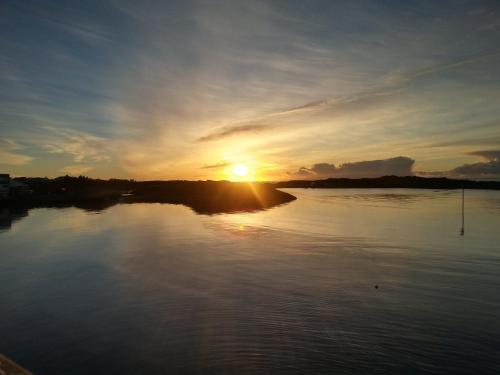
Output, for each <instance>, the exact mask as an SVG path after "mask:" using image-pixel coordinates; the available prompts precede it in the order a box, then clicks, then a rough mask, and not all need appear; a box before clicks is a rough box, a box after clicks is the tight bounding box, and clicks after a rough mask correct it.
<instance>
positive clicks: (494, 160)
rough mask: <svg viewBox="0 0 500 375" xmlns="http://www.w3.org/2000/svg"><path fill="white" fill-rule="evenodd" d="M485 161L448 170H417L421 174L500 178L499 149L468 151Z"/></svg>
mask: <svg viewBox="0 0 500 375" xmlns="http://www.w3.org/2000/svg"><path fill="white" fill-rule="evenodd" d="M468 155H473V156H478V157H480V158H482V159H484V160H486V161H484V162H477V163H471V164H464V165H461V166H459V167H456V168H454V169H451V170H449V171H437V172H418V174H419V175H421V176H429V177H452V178H469V179H500V150H484V151H474V152H470V153H469V154H468Z"/></svg>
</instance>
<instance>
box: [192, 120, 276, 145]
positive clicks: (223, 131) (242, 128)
mask: <svg viewBox="0 0 500 375" xmlns="http://www.w3.org/2000/svg"><path fill="white" fill-rule="evenodd" d="M270 128H271V126H269V125H255V124H250V125H236V126H228V127H224V128H220V129H218V130H215V131H214V132H212V133H209V134H208V135H205V136H203V137H200V138H198V141H199V142H207V141H216V140H219V139H222V138H226V137H230V136H233V135H239V134H246V133H257V132H261V131H265V130H268V129H270Z"/></svg>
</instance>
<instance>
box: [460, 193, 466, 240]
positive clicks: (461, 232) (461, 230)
mask: <svg viewBox="0 0 500 375" xmlns="http://www.w3.org/2000/svg"><path fill="white" fill-rule="evenodd" d="M464 233H465V189H464V187H463V185H462V228H460V235H461V236H463V235H464Z"/></svg>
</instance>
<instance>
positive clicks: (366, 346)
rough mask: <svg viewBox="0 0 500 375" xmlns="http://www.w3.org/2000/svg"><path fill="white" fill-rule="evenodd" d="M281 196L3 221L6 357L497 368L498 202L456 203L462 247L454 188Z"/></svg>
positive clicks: (300, 370)
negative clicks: (220, 211) (281, 200)
mask: <svg viewBox="0 0 500 375" xmlns="http://www.w3.org/2000/svg"><path fill="white" fill-rule="evenodd" d="M287 191H289V192H290V193H292V194H294V195H296V196H297V197H298V198H299V199H298V200H297V201H294V202H292V203H290V204H287V205H283V206H280V207H276V208H273V209H270V210H267V211H261V212H257V213H240V214H228V215H215V216H206V215H197V214H195V213H194V212H193V211H191V210H190V209H189V208H187V207H184V206H177V205H168V204H164V205H161V204H131V205H116V206H113V207H110V208H108V209H106V210H104V211H84V210H81V209H77V208H64V209H55V208H53V209H49V208H44V209H34V210H31V211H29V212H15V213H10V214H9V213H8V212H5V211H4V212H2V215H3V216H2V220H1V223H2V228H3V229H2V230H0V259H1V262H0V352H3V353H5V354H7V355H8V356H10V357H11V358H13V359H15V360H16V361H18V362H20V363H21V364H23V365H24V366H26V367H27V368H29V369H30V370H32V371H33V372H35V373H36V374H93V373H106V374H146V373H147V374H166V373H169V374H196V373H198V374H210V373H213V374H247V373H248V374H280V373H297V374H333V373H341V374H363V373H365V374H366V373H370V374H384V373H400V374H417V373H418V374H424V373H425V374H472V373H474V374H480V373H482V374H498V373H500V323H499V318H500V293H499V287H500V231H499V229H500V192H490V191H467V192H466V226H465V236H464V237H460V236H459V229H460V220H461V218H460V192H459V191H439V192H435V191H427V190H407V189H385V190H377V189H368V190H358V189H338V190H302V189H288V190H287ZM9 215H10V216H9ZM375 286H378V289H376V288H375Z"/></svg>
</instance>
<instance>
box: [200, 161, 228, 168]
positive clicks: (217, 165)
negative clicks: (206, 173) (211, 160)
mask: <svg viewBox="0 0 500 375" xmlns="http://www.w3.org/2000/svg"><path fill="white" fill-rule="evenodd" d="M229 165H231V163H230V162H228V161H220V162H218V163H215V164H208V165H204V166H203V167H201V169H221V168H226V167H227V166H229Z"/></svg>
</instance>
